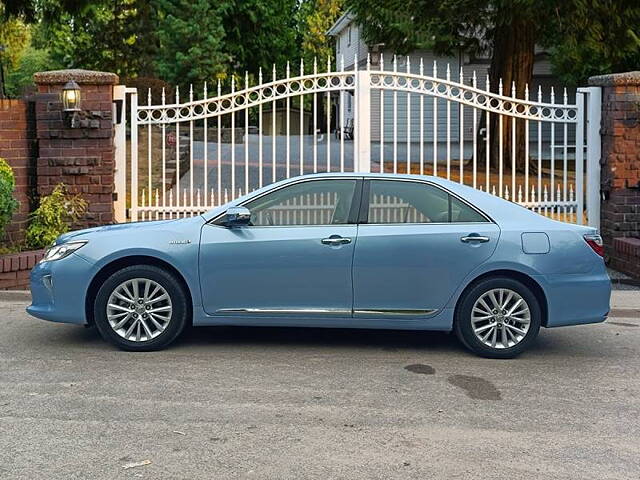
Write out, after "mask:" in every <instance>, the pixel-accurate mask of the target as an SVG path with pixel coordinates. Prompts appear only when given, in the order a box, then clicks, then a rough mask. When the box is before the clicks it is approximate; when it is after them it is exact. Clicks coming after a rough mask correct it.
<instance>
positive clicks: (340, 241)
mask: <svg viewBox="0 0 640 480" xmlns="http://www.w3.org/2000/svg"><path fill="white" fill-rule="evenodd" d="M320 241H321V242H322V243H323V244H324V245H346V244H347V243H351V239H350V238H346V237H341V236H340V235H331V236H330V237H328V238H323V239H322V240H320Z"/></svg>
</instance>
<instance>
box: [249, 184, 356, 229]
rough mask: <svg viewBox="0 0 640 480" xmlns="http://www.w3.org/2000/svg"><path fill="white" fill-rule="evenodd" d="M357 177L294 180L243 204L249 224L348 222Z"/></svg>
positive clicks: (260, 225) (278, 224)
mask: <svg viewBox="0 0 640 480" xmlns="http://www.w3.org/2000/svg"><path fill="white" fill-rule="evenodd" d="M355 189H356V180H347V179H345V180H314V181H309V182H301V183H296V184H295V185H291V186H289V187H284V188H281V189H279V190H276V191H275V192H273V193H268V194H266V195H264V196H262V197H260V198H257V199H255V200H252V201H250V202H248V203H246V204H245V205H244V206H245V207H247V208H248V209H249V211H250V212H251V223H250V225H251V226H256V227H279V226H288V225H292V226H294V225H341V224H345V223H348V222H349V211H350V209H351V203H352V201H353V196H354V192H355Z"/></svg>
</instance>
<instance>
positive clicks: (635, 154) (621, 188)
mask: <svg viewBox="0 0 640 480" xmlns="http://www.w3.org/2000/svg"><path fill="white" fill-rule="evenodd" d="M589 84H590V85H593V86H599V87H602V124H601V125H602V126H601V135H602V157H601V158H602V160H601V163H602V177H601V178H602V180H601V188H602V194H603V195H602V198H603V199H602V203H601V210H600V225H601V233H602V236H603V238H604V241H605V251H606V254H607V257H608V259H609V263H610V265H611V266H612V267H613V268H615V269H617V270H620V271H623V272H625V273H628V274H631V275H634V276H639V277H640V253H639V254H638V255H635V254H634V252H635V251H638V252H640V248H634V245H636V244H640V71H638V72H628V73H619V74H613V75H602V76H598V77H591V78H590V79H589Z"/></svg>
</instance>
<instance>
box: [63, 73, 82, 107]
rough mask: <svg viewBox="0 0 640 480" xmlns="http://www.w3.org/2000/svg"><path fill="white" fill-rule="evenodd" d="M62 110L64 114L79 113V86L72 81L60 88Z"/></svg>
mask: <svg viewBox="0 0 640 480" xmlns="http://www.w3.org/2000/svg"><path fill="white" fill-rule="evenodd" d="M62 108H63V110H64V111H65V112H79V111H80V86H79V85H78V84H77V83H76V82H74V81H73V80H69V81H68V82H67V83H65V85H64V87H62Z"/></svg>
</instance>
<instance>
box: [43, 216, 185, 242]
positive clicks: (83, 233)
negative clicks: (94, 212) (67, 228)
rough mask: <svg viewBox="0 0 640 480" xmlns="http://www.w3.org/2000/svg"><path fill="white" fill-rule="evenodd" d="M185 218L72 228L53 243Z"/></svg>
mask: <svg viewBox="0 0 640 480" xmlns="http://www.w3.org/2000/svg"><path fill="white" fill-rule="evenodd" d="M185 220H190V219H189V218H180V219H173V220H155V221H151V222H132V223H117V224H114V225H103V226H101V227H93V228H85V229H83V230H74V231H73V232H68V233H63V234H62V235H60V236H59V237H58V238H57V239H56V241H55V244H56V245H57V244H60V243H64V242H68V241H70V240H84V239H86V238H90V237H91V235H93V234H95V233H99V232H119V231H123V230H126V231H129V232H131V231H135V230H141V231H142V230H150V229H154V228H157V227H158V226H161V225H168V224H171V223H177V222H182V221H185Z"/></svg>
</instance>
